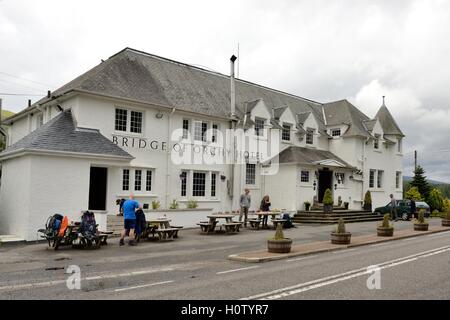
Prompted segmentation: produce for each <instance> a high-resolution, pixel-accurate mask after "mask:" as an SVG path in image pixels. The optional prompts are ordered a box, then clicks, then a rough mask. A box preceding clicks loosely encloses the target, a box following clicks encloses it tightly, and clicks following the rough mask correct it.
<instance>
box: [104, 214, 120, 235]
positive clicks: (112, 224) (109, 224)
mask: <svg viewBox="0 0 450 320" xmlns="http://www.w3.org/2000/svg"><path fill="white" fill-rule="evenodd" d="M106 219H107V220H106V230H107V231H112V233H113V234H112V235H110V237H118V236H120V233H121V232H122V230H123V216H113V215H108V216H107V218H106Z"/></svg>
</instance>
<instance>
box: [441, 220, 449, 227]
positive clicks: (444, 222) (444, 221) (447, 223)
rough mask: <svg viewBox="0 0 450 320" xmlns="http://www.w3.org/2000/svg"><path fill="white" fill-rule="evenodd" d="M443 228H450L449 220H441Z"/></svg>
mask: <svg viewBox="0 0 450 320" xmlns="http://www.w3.org/2000/svg"><path fill="white" fill-rule="evenodd" d="M442 226H443V227H450V219H442Z"/></svg>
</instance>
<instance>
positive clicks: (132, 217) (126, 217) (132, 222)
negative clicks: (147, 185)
mask: <svg viewBox="0 0 450 320" xmlns="http://www.w3.org/2000/svg"><path fill="white" fill-rule="evenodd" d="M139 208H141V206H140V205H139V202H137V201H136V200H134V195H133V194H130V199H128V200H126V201H125V202H124V203H123V223H124V228H123V231H122V234H121V237H120V241H119V245H121V246H123V245H124V244H125V240H124V239H125V236H128V237H129V240H128V244H129V245H130V246H135V245H136V242H135V240H134V238H135V233H134V230H135V229H136V209H139ZM141 209H142V208H141Z"/></svg>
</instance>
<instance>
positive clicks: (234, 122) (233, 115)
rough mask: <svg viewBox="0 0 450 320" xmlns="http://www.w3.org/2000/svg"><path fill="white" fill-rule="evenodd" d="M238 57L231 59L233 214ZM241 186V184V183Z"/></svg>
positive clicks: (231, 192)
mask: <svg viewBox="0 0 450 320" xmlns="http://www.w3.org/2000/svg"><path fill="white" fill-rule="evenodd" d="M236 59H237V57H236V56H235V55H232V56H231V58H230V111H231V124H230V125H231V138H232V139H233V151H232V154H233V159H232V162H231V176H230V191H229V196H230V199H231V210H230V212H233V200H234V181H235V180H234V174H235V170H236V164H235V162H236V88H235V79H234V62H235V61H236ZM239 184H240V182H239Z"/></svg>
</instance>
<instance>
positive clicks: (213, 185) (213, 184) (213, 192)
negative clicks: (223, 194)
mask: <svg viewBox="0 0 450 320" xmlns="http://www.w3.org/2000/svg"><path fill="white" fill-rule="evenodd" d="M216 180H217V175H216V174H215V173H211V197H215V196H216Z"/></svg>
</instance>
